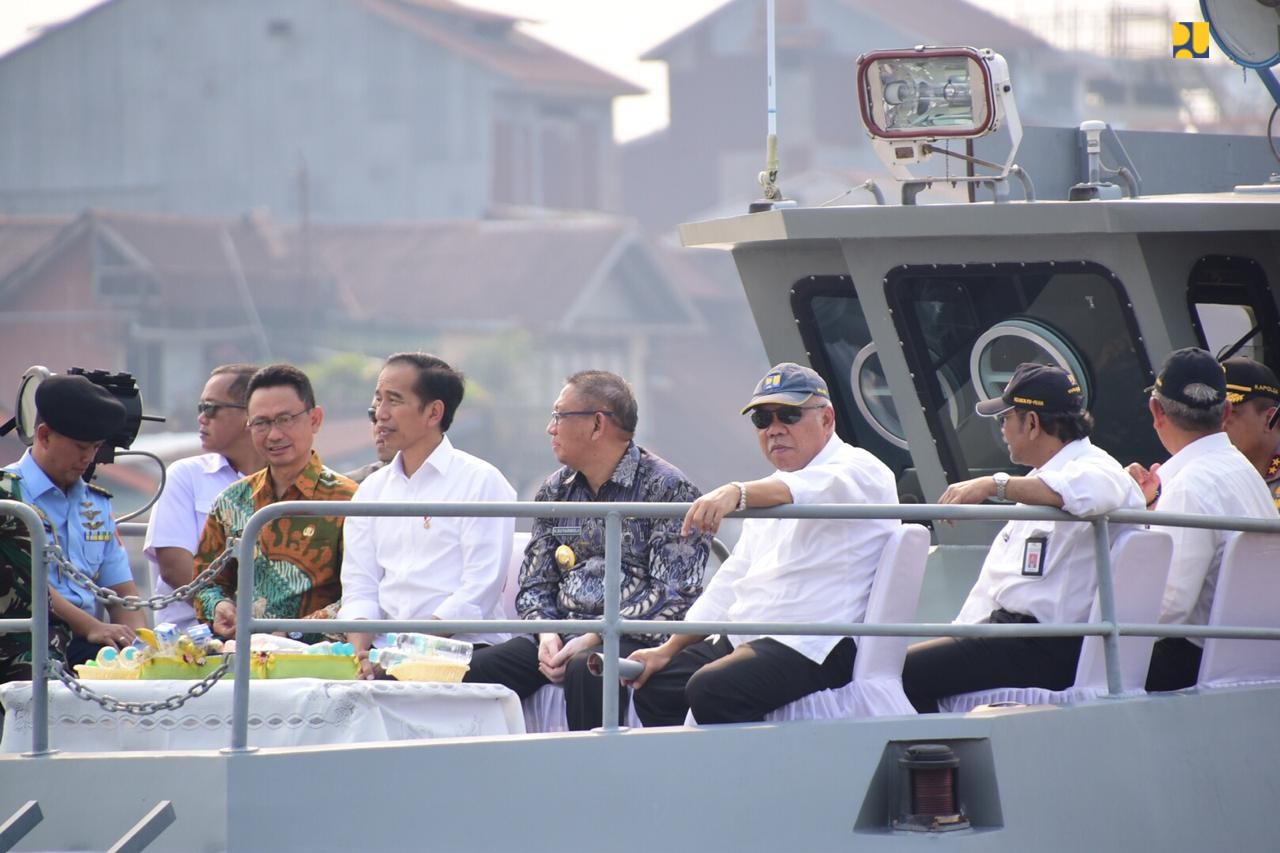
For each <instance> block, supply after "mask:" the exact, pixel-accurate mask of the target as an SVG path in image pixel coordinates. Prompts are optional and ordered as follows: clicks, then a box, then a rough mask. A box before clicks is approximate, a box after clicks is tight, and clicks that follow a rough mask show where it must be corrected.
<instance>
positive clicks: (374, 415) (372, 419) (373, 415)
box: [369, 406, 378, 424]
mask: <svg viewBox="0 0 1280 853" xmlns="http://www.w3.org/2000/svg"><path fill="white" fill-rule="evenodd" d="M377 422H378V410H377V408H376V407H374V406H370V407H369V423H371V424H376V423H377Z"/></svg>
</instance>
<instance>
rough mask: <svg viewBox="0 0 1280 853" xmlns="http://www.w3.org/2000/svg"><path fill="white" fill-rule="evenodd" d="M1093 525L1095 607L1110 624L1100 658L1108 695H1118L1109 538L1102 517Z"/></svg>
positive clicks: (1120, 689)
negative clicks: (1096, 581)
mask: <svg viewBox="0 0 1280 853" xmlns="http://www.w3.org/2000/svg"><path fill="white" fill-rule="evenodd" d="M1092 524H1093V555H1094V560H1095V566H1096V571H1097V574H1098V605H1099V610H1100V611H1101V613H1102V621H1103V622H1108V623H1110V624H1111V630H1110V631H1108V632H1107V633H1106V634H1105V635H1104V636H1103V638H1102V651H1103V658H1104V659H1105V661H1106V664H1107V693H1109V694H1110V695H1112V696H1119V695H1120V694H1121V693H1123V692H1124V685H1123V684H1122V683H1121V681H1120V626H1119V625H1117V624H1116V593H1115V584H1114V583H1113V582H1112V577H1111V537H1110V535H1109V531H1108V524H1107V520H1106V519H1105V518H1095V519H1093V521H1092Z"/></svg>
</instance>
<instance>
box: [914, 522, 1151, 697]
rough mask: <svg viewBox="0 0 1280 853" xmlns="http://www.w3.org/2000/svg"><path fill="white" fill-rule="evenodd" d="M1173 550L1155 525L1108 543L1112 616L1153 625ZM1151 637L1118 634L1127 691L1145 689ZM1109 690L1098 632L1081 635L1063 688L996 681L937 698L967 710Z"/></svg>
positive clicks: (1096, 605)
mask: <svg viewBox="0 0 1280 853" xmlns="http://www.w3.org/2000/svg"><path fill="white" fill-rule="evenodd" d="M1172 555H1173V540H1172V539H1171V538H1170V536H1169V534H1168V533H1165V532H1164V531H1158V530H1128V531H1125V532H1124V533H1121V534H1120V536H1119V537H1118V538H1117V540H1116V542H1115V543H1114V544H1113V545H1112V546H1111V576H1112V578H1113V579H1114V587H1115V601H1116V620H1117V621H1119V622H1127V623H1130V624H1138V625H1151V624H1154V623H1155V622H1156V621H1157V620H1158V619H1159V618H1160V600H1161V598H1162V597H1163V596H1164V587H1165V582H1166V581H1167V580H1168V576H1169V562H1170V559H1171V558H1172ZM1099 613H1100V607H1099V603H1098V600H1097V598H1096V597H1095V598H1094V602H1093V610H1092V612H1091V613H1090V614H1089V621H1090V622H1097V621H1099V620H1100V618H1101V617H1100V615H1099ZM1154 644H1155V638H1154V637H1121V638H1120V686H1121V688H1122V691H1123V695H1125V696H1137V695H1142V694H1144V693H1145V692H1146V691H1145V689H1144V685H1145V684H1146V682H1147V668H1148V667H1149V666H1150V665H1151V647H1152V646H1153V645H1154ZM1106 694H1107V660H1106V652H1105V645H1104V641H1103V638H1102V637H1098V636H1093V637H1085V638H1084V642H1083V643H1082V644H1081V646H1080V660H1079V662H1078V663H1077V664H1076V680H1075V684H1073V685H1072V686H1070V687H1068V688H1067V689H1066V690H1046V689H1045V688H1043V687H996V688H992V689H991V690H978V691H975V692H973V693H961V694H959V695H957V696H948V697H945V698H944V699H941V700H939V702H938V708H939V709H940V710H942V711H957V712H964V711H971V710H973V709H974V708H976V707H978V706H979V705H990V704H992V703H996V702H1018V703H1020V704H1023V705H1072V704H1075V703H1077V702H1085V701H1088V700H1090V699H1096V698H1098V697H1100V696H1104V695H1106Z"/></svg>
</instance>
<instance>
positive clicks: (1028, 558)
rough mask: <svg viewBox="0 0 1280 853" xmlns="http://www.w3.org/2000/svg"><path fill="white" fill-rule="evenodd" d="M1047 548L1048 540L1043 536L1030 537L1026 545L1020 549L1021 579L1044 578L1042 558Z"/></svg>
mask: <svg viewBox="0 0 1280 853" xmlns="http://www.w3.org/2000/svg"><path fill="white" fill-rule="evenodd" d="M1048 546H1049V540H1048V538H1047V537H1045V536H1032V537H1030V538H1029V539H1027V544H1026V546H1025V547H1024V548H1023V549H1022V574H1023V577H1032V578H1042V577H1044V558H1045V551H1046V549H1047V548H1048Z"/></svg>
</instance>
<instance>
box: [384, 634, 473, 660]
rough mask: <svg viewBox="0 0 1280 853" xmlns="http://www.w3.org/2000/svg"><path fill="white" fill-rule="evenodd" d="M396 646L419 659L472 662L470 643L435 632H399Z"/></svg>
mask: <svg viewBox="0 0 1280 853" xmlns="http://www.w3.org/2000/svg"><path fill="white" fill-rule="evenodd" d="M396 648H398V649H401V650H403V651H406V652H409V653H410V655H411V656H413V657H415V658H419V659H430V660H438V661H444V662H447V663H457V664H469V663H471V651H472V646H471V644H470V643H468V642H465V641H463V640H452V639H449V638H447V637H437V636H435V635H434V634H399V635H397V636H396Z"/></svg>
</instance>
